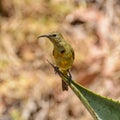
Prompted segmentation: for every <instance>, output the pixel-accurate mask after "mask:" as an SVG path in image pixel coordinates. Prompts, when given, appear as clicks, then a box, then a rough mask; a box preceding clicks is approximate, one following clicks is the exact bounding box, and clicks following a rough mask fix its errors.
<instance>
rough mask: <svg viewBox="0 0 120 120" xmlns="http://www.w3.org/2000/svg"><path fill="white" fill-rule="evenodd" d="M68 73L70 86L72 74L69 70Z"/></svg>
mask: <svg viewBox="0 0 120 120" xmlns="http://www.w3.org/2000/svg"><path fill="white" fill-rule="evenodd" d="M67 72H68V80H69V84H71V80H72V75H71V73H70V71H69V70H67Z"/></svg>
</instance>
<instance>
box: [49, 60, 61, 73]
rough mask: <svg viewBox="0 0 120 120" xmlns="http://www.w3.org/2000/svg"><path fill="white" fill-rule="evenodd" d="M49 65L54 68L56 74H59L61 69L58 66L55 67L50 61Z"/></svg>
mask: <svg viewBox="0 0 120 120" xmlns="http://www.w3.org/2000/svg"><path fill="white" fill-rule="evenodd" d="M47 61H48V60H47ZM48 63H49V64H50V65H51V66H52V67H53V68H54V71H55V74H56V73H59V68H58V67H57V66H55V65H53V64H52V63H51V62H50V61H48Z"/></svg>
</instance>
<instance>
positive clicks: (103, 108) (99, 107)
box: [57, 71, 120, 120]
mask: <svg viewBox="0 0 120 120" xmlns="http://www.w3.org/2000/svg"><path fill="white" fill-rule="evenodd" d="M57 73H58V74H59V76H60V77H61V78H62V79H63V80H64V81H65V82H66V83H67V84H68V85H69V86H70V88H71V89H72V90H73V91H74V93H75V94H76V95H77V96H78V97H79V99H80V100H81V102H82V103H83V104H84V106H85V107H86V108H87V110H88V111H89V113H90V114H91V115H92V117H93V118H94V119H95V120H120V102H117V101H113V100H112V99H108V98H105V97H103V96H100V95H97V94H95V93H93V92H92V91H90V90H88V89H86V88H84V87H82V86H81V85H79V84H77V83H76V82H74V81H73V80H71V79H70V78H69V77H68V76H64V75H63V74H62V73H61V72H60V71H57ZM70 80H71V82H70ZM69 83H70V84H69Z"/></svg>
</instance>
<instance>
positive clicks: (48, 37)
mask: <svg viewBox="0 0 120 120" xmlns="http://www.w3.org/2000/svg"><path fill="white" fill-rule="evenodd" d="M40 37H47V38H49V35H40V36H38V37H37V38H38V39H39V38H40Z"/></svg>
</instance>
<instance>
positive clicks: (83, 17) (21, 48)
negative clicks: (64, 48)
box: [0, 0, 120, 120]
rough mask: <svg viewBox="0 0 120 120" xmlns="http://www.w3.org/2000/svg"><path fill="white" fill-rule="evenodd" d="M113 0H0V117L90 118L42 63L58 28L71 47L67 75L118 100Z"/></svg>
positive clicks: (119, 41) (118, 34)
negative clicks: (72, 56)
mask: <svg viewBox="0 0 120 120" xmlns="http://www.w3.org/2000/svg"><path fill="white" fill-rule="evenodd" d="M119 8H120V1H119V0H84V1H83V0H0V120H92V117H91V116H90V114H89V113H88V112H87V110H86V109H85V107H84V106H83V105H82V103H81V102H80V101H79V99H78V98H77V97H76V95H75V94H74V93H73V92H72V91H71V90H70V89H69V91H68V92H63V91H62V89H61V80H60V78H59V77H58V75H56V74H54V71H53V69H52V68H51V66H50V65H49V64H48V63H47V59H48V60H49V61H53V58H52V47H53V46H52V44H51V43H50V42H49V40H48V39H39V40H37V39H36V38H37V37H38V36H39V35H41V34H46V33H50V32H52V31H59V32H61V33H62V34H63V36H64V37H65V39H67V40H68V41H69V42H70V44H71V45H72V47H73V48H74V50H75V61H74V65H73V67H72V69H71V72H72V76H73V79H74V80H76V81H77V82H78V83H79V84H82V85H83V86H85V87H87V88H89V89H91V90H92V91H94V92H96V93H98V94H100V95H104V96H107V97H110V98H113V99H116V100H120V74H119V73H120V63H119V59H120V10H119Z"/></svg>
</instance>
